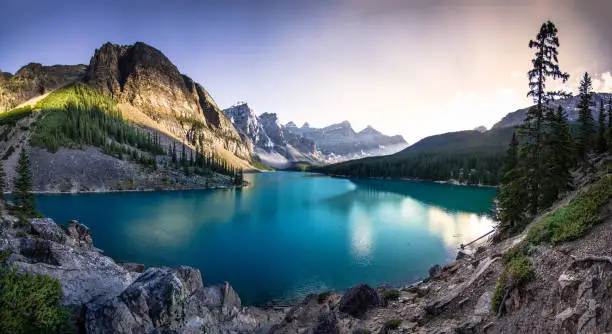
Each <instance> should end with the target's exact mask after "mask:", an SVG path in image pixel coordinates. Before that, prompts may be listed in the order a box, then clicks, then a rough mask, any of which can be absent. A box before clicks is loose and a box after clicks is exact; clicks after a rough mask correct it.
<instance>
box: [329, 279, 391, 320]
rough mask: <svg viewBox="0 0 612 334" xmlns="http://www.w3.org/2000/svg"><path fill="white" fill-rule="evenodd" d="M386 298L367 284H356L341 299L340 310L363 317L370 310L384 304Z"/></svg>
mask: <svg viewBox="0 0 612 334" xmlns="http://www.w3.org/2000/svg"><path fill="white" fill-rule="evenodd" d="M384 305H385V302H384V298H381V296H380V295H379V294H378V292H376V290H374V289H372V288H371V287H370V286H368V285H367V284H361V285H358V286H354V287H352V288H351V289H349V291H347V292H346V293H345V294H344V296H342V299H340V304H339V310H340V312H343V313H346V314H350V315H352V316H353V317H361V316H363V315H364V314H365V312H367V311H368V310H370V309H372V308H375V307H380V306H384Z"/></svg>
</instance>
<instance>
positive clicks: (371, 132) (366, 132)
mask: <svg viewBox="0 0 612 334" xmlns="http://www.w3.org/2000/svg"><path fill="white" fill-rule="evenodd" d="M357 134H358V135H362V136H363V135H367V136H372V135H374V136H383V134H382V133H380V131H378V130H376V129H374V128H373V127H372V126H371V125H368V126H366V128H365V129H363V130H361V131H359V132H358V133H357Z"/></svg>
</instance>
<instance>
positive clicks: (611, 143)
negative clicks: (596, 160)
mask: <svg viewBox="0 0 612 334" xmlns="http://www.w3.org/2000/svg"><path fill="white" fill-rule="evenodd" d="M606 136H607V137H608V150H609V151H612V98H610V99H609V100H608V130H606Z"/></svg>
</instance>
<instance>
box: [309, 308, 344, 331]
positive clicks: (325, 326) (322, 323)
mask: <svg viewBox="0 0 612 334" xmlns="http://www.w3.org/2000/svg"><path fill="white" fill-rule="evenodd" d="M312 333H313V334H340V328H338V318H336V314H335V313H333V312H327V313H323V314H321V315H320V316H319V318H318V319H317V324H316V325H315V327H314V329H313V330H312Z"/></svg>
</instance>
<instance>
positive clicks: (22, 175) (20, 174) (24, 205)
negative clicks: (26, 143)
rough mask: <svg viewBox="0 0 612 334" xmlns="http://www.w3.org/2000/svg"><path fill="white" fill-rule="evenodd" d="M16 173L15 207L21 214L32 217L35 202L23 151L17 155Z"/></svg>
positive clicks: (27, 162) (27, 160) (30, 176)
mask: <svg viewBox="0 0 612 334" xmlns="http://www.w3.org/2000/svg"><path fill="white" fill-rule="evenodd" d="M16 172H17V176H16V178H15V180H14V184H15V205H16V206H17V208H18V209H19V211H20V213H21V214H23V215H25V216H32V215H34V214H36V202H35V198H34V194H32V187H33V185H32V170H31V166H30V159H29V158H28V155H27V154H26V152H25V150H24V149H22V150H21V152H20V153H19V160H18V161H17V168H16Z"/></svg>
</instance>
